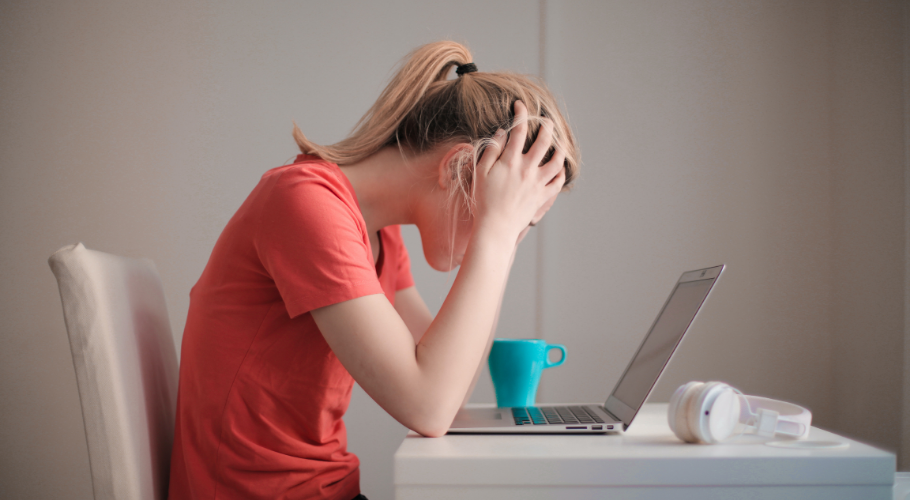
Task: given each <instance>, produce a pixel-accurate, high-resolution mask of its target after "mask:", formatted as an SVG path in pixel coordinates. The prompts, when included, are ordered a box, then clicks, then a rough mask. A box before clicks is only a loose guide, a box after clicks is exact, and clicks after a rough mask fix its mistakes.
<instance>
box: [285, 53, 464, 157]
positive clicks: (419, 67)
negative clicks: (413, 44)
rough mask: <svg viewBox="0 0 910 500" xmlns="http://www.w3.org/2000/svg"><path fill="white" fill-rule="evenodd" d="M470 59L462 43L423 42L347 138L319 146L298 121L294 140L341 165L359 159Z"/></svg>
mask: <svg viewBox="0 0 910 500" xmlns="http://www.w3.org/2000/svg"><path fill="white" fill-rule="evenodd" d="M469 62H471V53H470V52H469V51H468V49H467V47H465V46H464V45H461V44H459V43H455V42H436V43H431V44H427V45H424V46H423V47H420V48H418V49H417V50H415V51H414V52H412V53H411V54H409V55H408V57H407V58H406V62H405V64H404V66H403V67H402V68H401V69H400V70H399V71H398V73H397V74H396V75H395V76H394V77H393V78H392V81H391V82H389V85H388V86H387V87H386V88H385V90H383V91H382V94H380V96H379V99H377V100H376V102H375V103H374V104H373V106H372V107H371V108H370V110H369V111H367V113H366V114H365V115H363V117H362V118H361V119H360V121H358V122H357V124H356V125H355V126H354V131H353V133H352V134H351V135H350V136H349V137H348V138H346V139H344V140H342V141H341V142H339V143H336V144H333V145H331V146H319V145H317V144H314V143H312V142H311V141H310V140H309V139H307V138H306V137H305V136H304V135H303V132H301V130H300V128H298V127H297V125H296V124H295V125H294V139H295V140H296V141H297V145H298V146H300V150H301V151H302V152H303V153H304V154H312V155H316V156H319V157H321V158H322V159H323V160H327V161H330V162H333V163H338V164H348V163H355V162H357V161H360V160H362V159H364V158H366V157H367V156H370V155H371V154H373V153H375V152H376V151H379V150H380V149H381V148H382V147H383V146H386V145H387V144H388V143H389V141H390V138H392V137H394V135H395V131H396V129H397V128H398V124H399V123H401V121H402V120H403V119H404V117H405V116H407V115H408V113H410V112H411V110H413V109H414V106H416V105H417V103H418V102H419V101H420V99H421V98H422V97H423V96H424V94H426V92H427V88H429V87H430V85H431V84H433V83H435V82H444V81H446V77H447V76H448V74H449V71H451V68H452V67H453V66H457V65H461V64H467V63H469Z"/></svg>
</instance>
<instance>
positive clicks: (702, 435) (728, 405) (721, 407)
mask: <svg viewBox="0 0 910 500" xmlns="http://www.w3.org/2000/svg"><path fill="white" fill-rule="evenodd" d="M739 404H740V403H739V398H738V397H737V395H736V391H735V390H734V389H733V388H732V387H730V386H729V385H727V384H725V383H723V382H708V383H707V384H705V387H704V388H703V389H702V391H701V393H700V394H699V396H698V400H697V401H695V402H693V404H692V406H690V407H689V414H688V418H689V424H690V427H691V431H692V434H694V435H695V437H696V438H698V440H699V441H701V442H703V443H708V444H714V443H717V442H720V441H723V440H724V439H727V438H728V437H730V436H731V435H732V434H733V429H734V428H735V427H736V424H737V422H739V411H740V406H739Z"/></svg>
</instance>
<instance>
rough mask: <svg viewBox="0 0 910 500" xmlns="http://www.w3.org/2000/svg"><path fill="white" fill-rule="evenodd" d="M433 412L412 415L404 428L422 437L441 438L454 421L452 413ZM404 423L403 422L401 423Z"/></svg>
mask: <svg viewBox="0 0 910 500" xmlns="http://www.w3.org/2000/svg"><path fill="white" fill-rule="evenodd" d="M448 413H449V412H433V413H426V414H422V415H421V414H417V415H414V417H413V418H412V419H410V421H409V422H407V423H405V426H406V427H407V428H409V429H411V430H412V431H414V432H416V433H418V434H420V435H421V436H423V437H441V436H445V434H446V433H447V432H449V427H451V426H452V421H453V420H455V415H454V413H453V414H451V415H449V414H448ZM402 423H404V422H402Z"/></svg>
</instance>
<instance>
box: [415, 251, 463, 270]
mask: <svg viewBox="0 0 910 500" xmlns="http://www.w3.org/2000/svg"><path fill="white" fill-rule="evenodd" d="M424 257H425V258H426V259H427V264H429V265H430V267H432V268H433V269H434V270H436V271H439V272H441V273H447V272H449V271H451V270H453V269H455V268H456V267H458V266H460V265H461V261H462V259H464V255H455V256H454V257H453V258H449V256H448V255H435V256H433V257H430V256H428V255H426V254H424Z"/></svg>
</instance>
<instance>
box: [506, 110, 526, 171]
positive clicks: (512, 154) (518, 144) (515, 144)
mask: <svg viewBox="0 0 910 500" xmlns="http://www.w3.org/2000/svg"><path fill="white" fill-rule="evenodd" d="M514 109H515V120H514V121H513V122H512V123H514V124H515V126H514V127H512V130H511V131H510V132H509V142H508V144H506V149H505V151H503V152H502V155H503V156H504V157H506V158H509V159H518V158H520V157H521V154H522V151H523V150H524V146H525V138H526V137H527V136H528V108H527V107H526V106H525V105H524V103H523V102H521V101H515V104H514Z"/></svg>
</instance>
